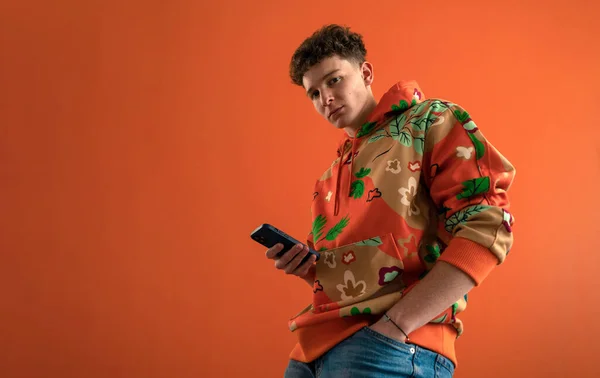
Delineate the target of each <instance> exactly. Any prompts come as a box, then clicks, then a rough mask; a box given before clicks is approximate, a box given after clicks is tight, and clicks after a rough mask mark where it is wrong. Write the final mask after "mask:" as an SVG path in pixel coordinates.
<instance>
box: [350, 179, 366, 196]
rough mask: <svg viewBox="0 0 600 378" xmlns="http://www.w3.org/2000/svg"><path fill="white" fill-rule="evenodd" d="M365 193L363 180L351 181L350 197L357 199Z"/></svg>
mask: <svg viewBox="0 0 600 378" xmlns="http://www.w3.org/2000/svg"><path fill="white" fill-rule="evenodd" d="M363 194H365V183H364V182H363V180H356V181H354V182H353V183H352V186H351V187H350V197H354V199H359V198H360V197H362V196H363Z"/></svg>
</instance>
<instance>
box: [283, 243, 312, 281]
mask: <svg viewBox="0 0 600 378" xmlns="http://www.w3.org/2000/svg"><path fill="white" fill-rule="evenodd" d="M306 255H308V247H306V246H304V247H303V248H302V250H301V251H300V252H299V253H298V254H297V255H296V256H295V257H294V259H293V260H292V261H290V262H289V264H287V265H286V267H285V272H286V273H287V274H292V273H294V271H295V270H296V269H298V268H299V267H300V266H301V265H303V264H301V263H302V260H303V259H304V258H305V257H306Z"/></svg>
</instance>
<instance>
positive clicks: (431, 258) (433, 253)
mask: <svg viewBox="0 0 600 378" xmlns="http://www.w3.org/2000/svg"><path fill="white" fill-rule="evenodd" d="M425 249H426V250H427V252H428V253H427V255H425V257H424V259H425V261H427V262H428V263H430V264H433V263H434V262H436V261H437V259H438V258H439V257H440V246H439V245H437V244H436V245H435V246H433V245H429V244H428V245H427V246H426V247H425Z"/></svg>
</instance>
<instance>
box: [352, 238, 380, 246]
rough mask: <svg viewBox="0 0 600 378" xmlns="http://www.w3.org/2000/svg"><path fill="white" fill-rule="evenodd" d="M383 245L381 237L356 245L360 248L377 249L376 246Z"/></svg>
mask: <svg viewBox="0 0 600 378" xmlns="http://www.w3.org/2000/svg"><path fill="white" fill-rule="evenodd" d="M382 244H383V242H382V241H381V238H380V237H379V236H377V237H374V238H371V239H367V240H363V241H359V242H358V243H356V245H358V246H369V247H376V246H378V245H382Z"/></svg>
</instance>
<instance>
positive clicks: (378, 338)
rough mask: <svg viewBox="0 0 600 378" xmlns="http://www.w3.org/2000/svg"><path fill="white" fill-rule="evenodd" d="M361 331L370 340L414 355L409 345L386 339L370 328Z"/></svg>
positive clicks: (386, 337)
mask: <svg viewBox="0 0 600 378" xmlns="http://www.w3.org/2000/svg"><path fill="white" fill-rule="evenodd" d="M362 331H363V334H364V335H365V336H366V337H367V338H369V339H371V340H374V341H376V342H379V343H383V344H386V345H387V346H390V347H393V348H395V349H397V350H400V351H403V352H405V353H408V354H414V353H415V348H414V347H413V346H412V345H411V344H407V343H403V342H402V341H398V340H396V339H392V338H391V337H388V336H386V335H384V334H382V333H379V332H377V331H375V330H373V329H372V328H370V327H364V328H363V329H362Z"/></svg>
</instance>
